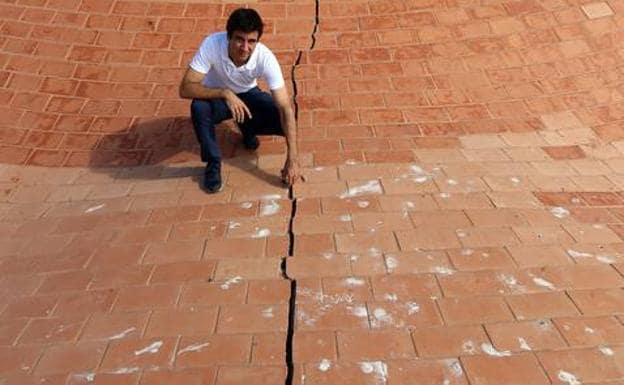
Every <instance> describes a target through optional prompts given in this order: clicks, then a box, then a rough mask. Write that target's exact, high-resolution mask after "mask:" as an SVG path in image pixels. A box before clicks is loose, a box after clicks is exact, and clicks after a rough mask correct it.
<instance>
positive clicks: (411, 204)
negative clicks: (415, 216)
mask: <svg viewBox="0 0 624 385" xmlns="http://www.w3.org/2000/svg"><path fill="white" fill-rule="evenodd" d="M403 207H404V209H405V208H407V209H413V208H415V207H416V205H415V204H414V202H411V201H405V202H403Z"/></svg>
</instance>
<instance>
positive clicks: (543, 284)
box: [533, 277, 557, 290]
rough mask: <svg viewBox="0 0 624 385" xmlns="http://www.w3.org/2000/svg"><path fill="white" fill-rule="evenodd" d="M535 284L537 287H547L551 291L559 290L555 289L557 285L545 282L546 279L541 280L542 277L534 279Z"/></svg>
mask: <svg viewBox="0 0 624 385" xmlns="http://www.w3.org/2000/svg"><path fill="white" fill-rule="evenodd" d="M533 282H534V283H535V284H536V285H537V286H541V287H545V288H547V289H550V290H556V289H557V288H556V287H555V285H553V284H552V283H550V282H548V281H547V280H545V279H544V278H540V277H533Z"/></svg>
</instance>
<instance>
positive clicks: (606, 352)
mask: <svg viewBox="0 0 624 385" xmlns="http://www.w3.org/2000/svg"><path fill="white" fill-rule="evenodd" d="M598 350H600V353H602V354H604V355H605V356H612V355H614V354H615V353H614V352H613V349H611V348H609V347H607V346H599V347H598Z"/></svg>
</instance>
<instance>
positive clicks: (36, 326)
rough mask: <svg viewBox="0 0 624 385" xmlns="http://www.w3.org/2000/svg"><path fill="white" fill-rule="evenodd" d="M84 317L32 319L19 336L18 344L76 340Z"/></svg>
mask: <svg viewBox="0 0 624 385" xmlns="http://www.w3.org/2000/svg"><path fill="white" fill-rule="evenodd" d="M85 321H86V318H84V317H70V318H49V319H34V320H32V321H31V322H30V323H29V324H28V327H27V328H26V329H25V330H24V332H23V333H22V335H21V336H20V337H19V340H18V344H20V345H30V344H59V343H69V342H73V341H75V340H76V338H77V337H78V333H79V332H80V330H81V329H82V327H83V325H84V323H85Z"/></svg>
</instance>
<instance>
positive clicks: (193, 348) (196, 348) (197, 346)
mask: <svg viewBox="0 0 624 385" xmlns="http://www.w3.org/2000/svg"><path fill="white" fill-rule="evenodd" d="M206 346H210V342H204V343H203V344H192V345H189V346H187V347H185V348H184V349H181V350H180V351H179V352H178V355H180V354H183V353H187V352H200V351H201V350H202V349H203V348H205V347H206Z"/></svg>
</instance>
